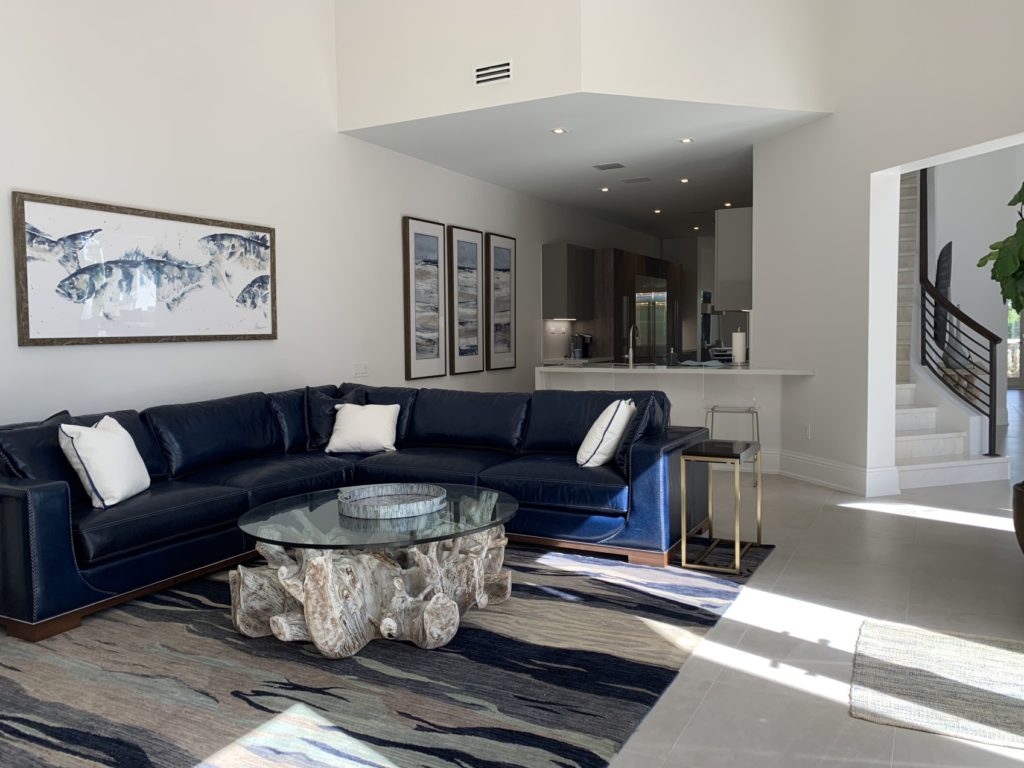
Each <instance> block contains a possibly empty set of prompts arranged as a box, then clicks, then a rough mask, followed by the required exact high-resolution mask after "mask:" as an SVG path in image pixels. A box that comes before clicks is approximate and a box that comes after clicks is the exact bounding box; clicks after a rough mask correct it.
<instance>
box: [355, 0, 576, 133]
mask: <svg viewBox="0 0 1024 768" xmlns="http://www.w3.org/2000/svg"><path fill="white" fill-rule="evenodd" d="M337 9H338V14H337V30H338V126H339V130H343V131H350V130H355V129H357V128H365V127H367V126H371V125H385V124H387V123H397V122H402V121H405V120H415V119H417V118H422V117H431V116H434V115H445V114H449V113H452V112H465V111H467V110H471V109H482V108H484V107H493V106H495V105H498V104H513V103H515V102H518V101H528V100H532V99H540V98H544V97H547V96H557V95H560V94H564V93H575V92H577V91H579V90H580V66H581V63H580V0H515V2H514V6H513V5H510V4H507V3H496V2H480V1H479V0H433V1H432V2H408V0H371V1H370V2H367V0H337ZM506 61H507V62H511V64H512V77H511V79H509V80H502V81H498V82H495V83H488V84H485V85H476V82H475V75H476V69H477V67H485V66H490V65H492V64H500V63H502V62H506Z"/></svg>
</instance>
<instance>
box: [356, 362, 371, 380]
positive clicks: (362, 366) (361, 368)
mask: <svg viewBox="0 0 1024 768" xmlns="http://www.w3.org/2000/svg"><path fill="white" fill-rule="evenodd" d="M369 375H370V366H369V365H368V364H367V363H352V378H354V379H365V378H366V377H367V376H369Z"/></svg>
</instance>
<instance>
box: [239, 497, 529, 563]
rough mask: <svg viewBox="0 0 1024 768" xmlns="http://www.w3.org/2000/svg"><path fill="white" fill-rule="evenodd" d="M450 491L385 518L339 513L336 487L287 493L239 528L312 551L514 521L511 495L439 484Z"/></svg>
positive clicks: (399, 542)
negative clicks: (420, 510) (440, 505)
mask: <svg viewBox="0 0 1024 768" xmlns="http://www.w3.org/2000/svg"><path fill="white" fill-rule="evenodd" d="M436 485H440V486H441V487H442V488H444V489H445V492H446V493H447V495H448V499H447V506H446V507H445V508H444V509H441V510H439V511H437V512H431V513H430V514H426V515H415V516H413V517H398V518H391V519H386V520H365V519H362V518H358V517H348V516H347V515H343V514H341V510H340V505H339V502H338V490H339V489H338V488H332V489H330V490H327V491H316V492H315V493H304V494H302V495H300V496H289V497H288V498H285V499H278V500H277V501H271V502H269V503H267V504H261V505H259V506H258V507H253V509H251V510H250V511H249V512H247V513H246V514H244V515H242V517H241V518H240V519H239V521H238V527H239V528H241V529H242V530H243V531H244V532H245V533H247V534H249V535H250V536H252V537H254V538H255V539H257V540H258V541H264V542H267V543H269V544H280V545H281V546H284V547H308V548H310V549H385V548H397V547H410V546H412V545H414V544H425V543H427V542H430V541H440V540H443V539H453V538H457V537H459V536H466V535H468V534H471V533H479V532H480V531H485V530H487V529H488V528H493V527H495V526H497V525H503V524H505V523H507V522H508V521H509V520H511V519H512V517H513V515H515V513H516V509H517V508H518V506H519V505H518V502H516V500H515V499H513V498H512V497H511V496H509V495H508V494H507V493H501V492H500V491H493V490H491V489H489V488H479V487H476V486H472V485H448V484H445V483H436Z"/></svg>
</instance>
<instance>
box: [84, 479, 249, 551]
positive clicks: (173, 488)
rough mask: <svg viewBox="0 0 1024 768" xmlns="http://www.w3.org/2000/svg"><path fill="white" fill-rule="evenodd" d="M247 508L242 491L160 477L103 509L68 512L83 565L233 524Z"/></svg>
mask: <svg viewBox="0 0 1024 768" xmlns="http://www.w3.org/2000/svg"><path fill="white" fill-rule="evenodd" d="M248 508H249V502H248V499H247V498H246V495H245V492H244V491H241V490H239V489H237V488H227V487H224V486H221V485H203V484H200V483H190V482H184V481H179V480H161V481H158V482H155V483H153V484H152V485H151V486H150V487H149V490H148V491H144V492H143V493H140V494H139V495H138V496H133V497H132V498H130V499H128V500H127V501H123V502H121V503H120V504H118V505H117V506H114V507H110V508H108V509H93V508H92V507H78V508H76V509H75V510H74V511H73V512H72V515H71V517H72V520H71V523H72V528H73V530H74V539H75V552H76V554H77V556H78V559H79V565H82V566H87V565H93V564H95V563H101V562H105V561H107V560H111V559H114V558H116V557H124V556H126V555H129V554H132V553H134V552H139V551H142V550H145V549H149V548H152V547H159V546H163V545H165V544H169V543H171V542H174V541H180V540H182V539H187V538H190V537H194V536H197V535H199V534H201V533H202V532H204V531H212V530H215V529H217V528H223V527H226V526H229V525H233V524H234V523H235V522H236V521H237V520H238V518H239V517H240V516H241V515H242V513H244V512H245V511H246V510H247V509H248Z"/></svg>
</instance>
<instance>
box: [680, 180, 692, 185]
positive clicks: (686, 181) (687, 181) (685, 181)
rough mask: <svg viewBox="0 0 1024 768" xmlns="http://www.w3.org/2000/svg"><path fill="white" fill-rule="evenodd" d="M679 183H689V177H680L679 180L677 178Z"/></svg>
mask: <svg viewBox="0 0 1024 768" xmlns="http://www.w3.org/2000/svg"><path fill="white" fill-rule="evenodd" d="M679 183H680V184H689V183H690V180H689V179H680V180H679Z"/></svg>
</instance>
